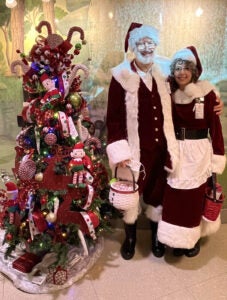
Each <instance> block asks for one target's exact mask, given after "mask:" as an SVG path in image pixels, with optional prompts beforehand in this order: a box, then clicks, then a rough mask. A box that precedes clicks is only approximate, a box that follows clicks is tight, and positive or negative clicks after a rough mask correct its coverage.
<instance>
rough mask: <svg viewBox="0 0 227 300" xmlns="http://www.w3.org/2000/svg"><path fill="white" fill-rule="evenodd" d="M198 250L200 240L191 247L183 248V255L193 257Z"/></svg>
mask: <svg viewBox="0 0 227 300" xmlns="http://www.w3.org/2000/svg"><path fill="white" fill-rule="evenodd" d="M199 252H200V240H198V242H197V243H196V244H195V246H194V247H193V248H191V249H185V250H184V255H185V256H187V257H194V256H196V255H198V254H199Z"/></svg>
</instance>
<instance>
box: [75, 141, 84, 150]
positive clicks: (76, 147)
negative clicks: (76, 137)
mask: <svg viewBox="0 0 227 300" xmlns="http://www.w3.org/2000/svg"><path fill="white" fill-rule="evenodd" d="M73 149H74V150H77V149H84V144H83V143H82V142H79V143H77V144H75V145H74V147H73Z"/></svg>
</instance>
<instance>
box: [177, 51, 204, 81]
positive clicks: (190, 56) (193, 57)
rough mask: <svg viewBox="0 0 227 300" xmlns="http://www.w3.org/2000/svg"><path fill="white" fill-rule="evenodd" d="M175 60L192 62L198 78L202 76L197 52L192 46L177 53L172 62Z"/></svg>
mask: <svg viewBox="0 0 227 300" xmlns="http://www.w3.org/2000/svg"><path fill="white" fill-rule="evenodd" d="M177 58H179V59H182V60H188V61H191V62H193V63H194V64H195V65H196V67H197V69H198V72H199V76H200V75H201V74H202V71H203V68H202V65H201V62H200V59H199V56H198V53H197V50H196V48H195V47H194V46H189V47H186V48H184V49H181V50H179V51H177V52H176V53H175V54H174V56H173V59H172V60H175V59H177Z"/></svg>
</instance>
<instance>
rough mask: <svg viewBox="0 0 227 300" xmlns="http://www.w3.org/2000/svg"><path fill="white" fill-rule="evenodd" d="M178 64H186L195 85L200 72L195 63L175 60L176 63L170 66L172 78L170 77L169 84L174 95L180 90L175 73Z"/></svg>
mask: <svg viewBox="0 0 227 300" xmlns="http://www.w3.org/2000/svg"><path fill="white" fill-rule="evenodd" d="M177 63H181V64H183V63H184V64H185V66H186V67H187V68H189V69H190V70H191V72H192V82H194V83H195V82H197V80H198V79H199V71H198V69H197V67H196V65H195V63H194V62H192V61H189V60H184V59H181V58H176V59H174V61H173V62H172V63H171V65H170V76H169V83H170V88H171V92H172V93H174V92H175V91H176V90H177V89H178V84H177V82H176V80H175V78H174V71H175V68H176V64H177Z"/></svg>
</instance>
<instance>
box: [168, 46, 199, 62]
mask: <svg viewBox="0 0 227 300" xmlns="http://www.w3.org/2000/svg"><path fill="white" fill-rule="evenodd" d="M178 58H179V59H183V60H188V61H192V62H193V63H194V64H195V65H196V58H195V56H194V54H193V52H192V51H191V50H190V49H188V48H184V49H180V50H179V51H177V52H176V53H175V54H174V55H173V60H174V59H178Z"/></svg>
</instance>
